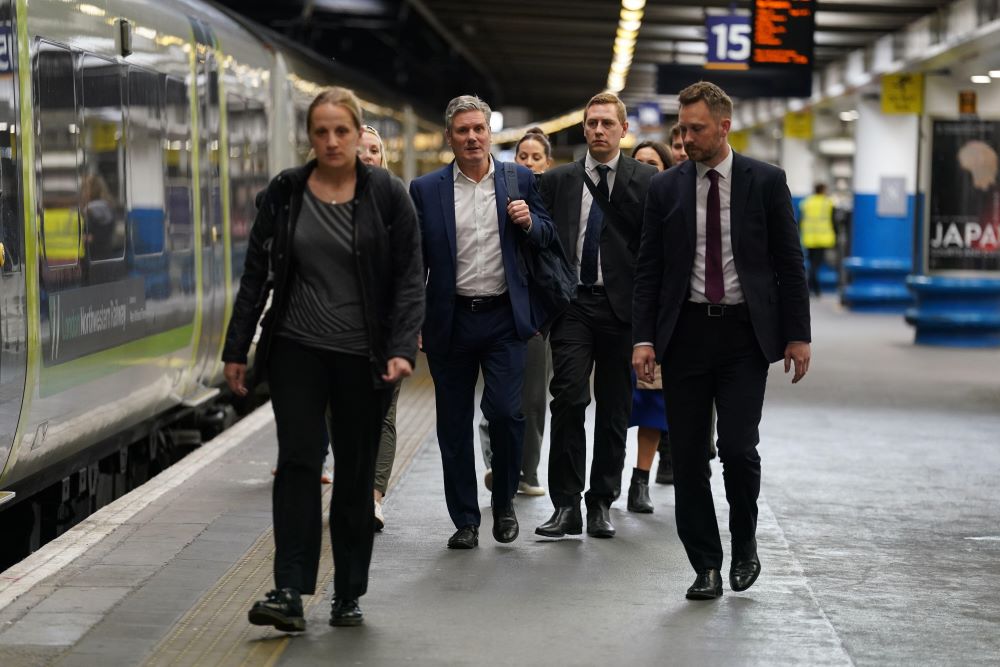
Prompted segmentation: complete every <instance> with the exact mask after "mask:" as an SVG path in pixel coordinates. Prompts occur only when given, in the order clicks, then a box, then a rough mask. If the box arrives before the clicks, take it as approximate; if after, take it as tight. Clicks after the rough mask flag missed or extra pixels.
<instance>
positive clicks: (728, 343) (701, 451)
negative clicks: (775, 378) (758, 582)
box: [663, 308, 768, 570]
mask: <svg viewBox="0 0 1000 667" xmlns="http://www.w3.org/2000/svg"><path fill="white" fill-rule="evenodd" d="M767 368H768V363H767V360H766V358H765V357H764V355H763V353H762V352H761V350H760V347H759V346H758V344H757V339H756V336H755V335H754V332H753V328H752V326H751V324H750V321H749V318H748V316H747V315H746V312H745V311H742V312H739V313H731V312H729V311H727V314H726V315H725V316H723V317H709V316H708V315H707V313H706V311H705V309H704V308H702V309H701V312H697V311H692V310H688V309H685V310H683V311H682V312H681V314H680V317H679V319H678V321H677V327H676V329H675V330H674V334H673V337H672V338H671V340H670V344H669V346H668V347H667V353H666V356H665V359H664V364H663V396H664V401H665V403H666V409H667V423H669V424H670V453H671V458H672V461H673V466H674V495H675V499H676V503H675V512H676V520H677V533H678V535H679V536H680V538H681V542H682V543H683V544H684V549H685V550H686V551H687V555H688V560H689V561H690V562H691V565H692V566H693V567H694V569H695V570H703V569H706V568H716V569H721V567H722V542H721V539H720V537H719V526H718V523H717V522H716V519H715V505H714V503H713V501H712V488H711V482H710V480H709V476H708V474H709V471H708V466H707V462H708V455H709V453H708V449H707V448H706V447H705V441H706V440H708V438H709V430H710V428H711V416H712V405H713V403H714V405H715V408H716V413H717V415H718V429H717V430H718V448H719V457H720V459H721V460H722V466H723V468H722V474H723V478H724V481H725V485H726V499H727V500H728V501H729V532H730V534H731V535H732V540H733V552H734V553H735V554H736V555H739V556H742V555H746V556H749V555H750V554H751V553H752V550H753V549H754V546H755V542H754V539H755V538H754V536H755V534H756V530H757V497H758V495H760V456H759V455H758V453H757V444H758V443H759V442H760V434H759V431H758V425H759V424H760V417H761V410H762V408H763V404H764V388H765V385H766V383H767Z"/></svg>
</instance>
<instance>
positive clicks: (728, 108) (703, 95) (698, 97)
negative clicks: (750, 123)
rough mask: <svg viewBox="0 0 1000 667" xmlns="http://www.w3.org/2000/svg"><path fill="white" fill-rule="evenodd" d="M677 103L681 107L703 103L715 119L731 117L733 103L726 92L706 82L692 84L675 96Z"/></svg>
mask: <svg viewBox="0 0 1000 667" xmlns="http://www.w3.org/2000/svg"><path fill="white" fill-rule="evenodd" d="M677 101H678V102H680V104H681V106H682V107H683V106H687V105H688V104H695V103H696V102H698V101H703V102H704V103H705V104H706V105H707V106H708V110H709V111H710V112H711V113H712V115H713V116H715V117H716V118H732V117H733V101H732V100H731V99H730V98H729V95H726V91H724V90H723V89H722V88H719V87H718V86H717V85H715V84H714V83H709V82H708V81H699V82H698V83H692V84H691V85H690V86H688V87H687V88H685V89H684V90H682V91H681V92H680V94H679V95H677Z"/></svg>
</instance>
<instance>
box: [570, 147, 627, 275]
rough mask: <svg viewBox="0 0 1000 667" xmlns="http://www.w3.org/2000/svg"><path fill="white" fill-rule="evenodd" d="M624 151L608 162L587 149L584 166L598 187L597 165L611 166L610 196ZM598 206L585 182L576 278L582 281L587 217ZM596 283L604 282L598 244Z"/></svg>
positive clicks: (608, 177)
mask: <svg viewBox="0 0 1000 667" xmlns="http://www.w3.org/2000/svg"><path fill="white" fill-rule="evenodd" d="M621 156H622V153H621V151H618V153H617V154H616V155H615V156H614V157H613V158H611V160H609V161H608V162H598V161H597V160H595V159H594V156H593V155H591V154H590V151H587V158H586V160H584V168H585V169H586V173H587V178H589V179H590V181H591V182H592V183H593V184H594V186H595V187H596V186H597V184H598V183H599V182H600V180H601V179H600V176H599V175H598V173H597V165H599V164H604V165H607V166H608V167H610V168H611V171H609V172H608V176H607V180H608V194H609V196H610V194H611V192H612V191H613V190H614V189H615V174H617V173H618V160H619V159H621ZM591 206H596V204H594V197H593V196H592V195H591V194H590V188H588V187H587V184H586V183H584V184H583V198H582V199H581V200H580V235H579V236H578V237H577V239H576V279H577V282H579V281H580V265H581V264H582V263H583V241H584V239H585V238H586V236H587V218H589V217H590V207H591ZM604 222H605V224H606V223H607V218H605V221H604ZM594 284H595V285H603V284H604V273H603V271H601V249H600V246H599V245H598V248H597V281H596V282H595V283H594Z"/></svg>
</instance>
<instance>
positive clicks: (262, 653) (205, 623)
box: [143, 373, 434, 667]
mask: <svg viewBox="0 0 1000 667" xmlns="http://www.w3.org/2000/svg"><path fill="white" fill-rule="evenodd" d="M433 427H434V386H433V384H432V382H431V378H430V376H429V375H427V374H425V373H424V374H419V375H417V376H416V377H413V378H410V379H409V380H407V381H406V382H405V383H404V384H403V388H402V390H401V391H400V394H399V403H398V405H397V408H396V433H397V440H396V460H395V464H394V465H393V472H392V476H391V477H390V479H389V489H390V490H391V489H392V488H393V487H394V486H395V485H396V483H397V482H398V481H399V478H400V476H401V475H402V474H404V473H405V471H406V469H407V468H408V467H409V465H410V463H411V462H412V461H413V458H414V456H415V455H416V453H417V451H418V449H419V448H420V445H421V443H423V442H424V440H425V439H426V438H427V436H428V434H429V433H430V431H431V429H432V428H433ZM329 502H330V488H329V487H327V488H326V490H325V492H324V493H323V505H324V507H325V506H327V504H328V503H329ZM324 514H325V513H324ZM326 520H327V517H324V523H325V522H326ZM273 562H274V533H273V529H268V530H267V531H265V532H264V533H263V534H262V535H261V536H260V537H259V538H258V539H257V541H256V542H254V544H253V546H252V547H251V548H250V549H249V551H247V553H246V554H244V556H243V557H242V558H241V559H240V560H239V562H237V563H236V564H235V565H233V567H232V568H230V569H229V571H228V572H226V574H225V576H223V577H222V578H221V579H220V580H219V582H218V583H217V584H216V585H215V587H214V588H212V589H211V590H210V591H208V592H207V593H206V594H205V595H204V596H202V598H201V599H200V600H199V601H198V604H196V605H195V606H194V607H192V608H191V610H190V611H189V612H188V613H187V614H185V615H184V617H183V618H182V619H181V620H180V621H178V623H177V624H176V625H175V626H174V628H173V629H172V630H171V631H170V634H168V635H167V637H166V638H165V639H164V640H163V641H162V642H160V644H159V645H157V647H156V648H155V649H154V650H153V653H152V654H151V655H150V656H149V657H148V658H147V659H146V661H145V662H144V663H143V664H144V665H146V666H147V667H162V666H165V665H171V666H186V665H191V666H195V665H221V666H230V665H232V666H237V665H267V666H270V665H273V664H275V663H276V662H277V660H278V658H279V657H280V656H281V654H282V653H283V652H284V650H285V648H286V646H287V644H288V635H286V634H285V633H282V632H279V631H277V630H275V629H273V628H262V627H259V626H254V625H250V624H249V623H248V622H247V620H246V611H247V610H248V609H249V608H250V606H251V605H252V604H253V602H254V601H255V600H259V599H261V598H263V597H264V592H265V591H267V590H270V589H271V588H272V586H273V580H272V571H273V568H272V566H273ZM332 580H333V555H332V553H331V550H330V534H329V530H327V529H326V526H325V525H324V530H323V550H322V555H321V558H320V565H319V582H318V584H317V591H318V594H317V595H313V596H311V597H308V598H305V600H304V602H305V615H306V617H308V616H309V610H310V609H311V608H312V607H314V606H315V605H317V604H320V603H326V602H327V600H326V590H327V589H328V588H329V585H330V582H331V581H332Z"/></svg>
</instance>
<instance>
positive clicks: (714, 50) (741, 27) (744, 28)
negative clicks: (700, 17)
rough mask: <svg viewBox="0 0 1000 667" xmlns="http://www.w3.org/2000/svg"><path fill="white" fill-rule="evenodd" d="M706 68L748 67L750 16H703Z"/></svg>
mask: <svg viewBox="0 0 1000 667" xmlns="http://www.w3.org/2000/svg"><path fill="white" fill-rule="evenodd" d="M705 41H706V42H708V54H707V56H706V60H707V62H706V63H705V67H706V68H708V69H749V68H750V66H749V64H748V61H749V59H750V46H751V30H750V17H749V16H739V15H736V14H726V15H718V14H716V15H709V16H706V17H705Z"/></svg>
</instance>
